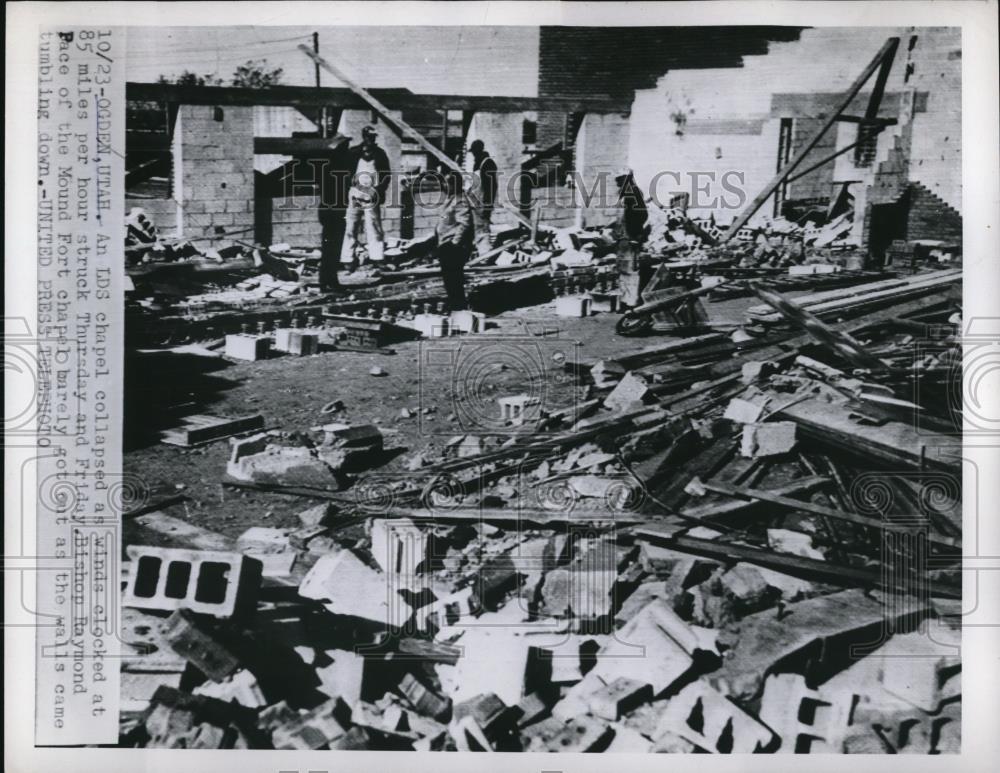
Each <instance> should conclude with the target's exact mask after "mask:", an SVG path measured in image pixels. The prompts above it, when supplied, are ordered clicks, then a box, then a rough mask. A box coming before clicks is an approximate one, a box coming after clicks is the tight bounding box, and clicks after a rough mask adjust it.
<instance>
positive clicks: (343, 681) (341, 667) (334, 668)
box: [316, 650, 365, 709]
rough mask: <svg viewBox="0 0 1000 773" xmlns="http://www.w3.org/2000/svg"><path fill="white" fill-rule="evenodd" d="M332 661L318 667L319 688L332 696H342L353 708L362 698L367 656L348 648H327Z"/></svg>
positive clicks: (327, 653)
mask: <svg viewBox="0 0 1000 773" xmlns="http://www.w3.org/2000/svg"><path fill="white" fill-rule="evenodd" d="M325 655H326V659H327V660H329V661H330V662H329V663H328V664H327V665H325V666H322V667H319V668H317V669H316V676H318V677H319V681H320V684H319V686H318V687H317V689H318V690H319V691H320V692H322V693H325V694H326V695H328V696H330V697H331V698H338V697H339V698H341V699H342V700H343V701H344V702H345V703H346V704H347V705H348V706H350V707H351V708H352V709H353V708H354V707H355V706H356V705H357V703H358V702H359V701H360V700H361V687H362V683H363V681H364V675H365V658H364V657H363V656H361V655H358V654H356V653H354V652H348V651H347V650H326V652H325Z"/></svg>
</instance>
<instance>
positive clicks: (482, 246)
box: [469, 140, 497, 255]
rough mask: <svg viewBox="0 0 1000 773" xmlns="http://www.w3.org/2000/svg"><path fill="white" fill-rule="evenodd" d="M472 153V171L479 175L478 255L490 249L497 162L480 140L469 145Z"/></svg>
mask: <svg viewBox="0 0 1000 773" xmlns="http://www.w3.org/2000/svg"><path fill="white" fill-rule="evenodd" d="M469 152H470V153H472V161H473V164H472V171H473V172H474V173H475V174H476V175H478V177H479V201H478V206H477V207H476V210H475V216H476V248H477V250H478V251H479V254H480V255H485V254H486V253H487V252H489V250H490V246H491V245H490V240H491V238H492V236H491V234H490V223H491V222H492V221H493V207H494V206H495V205H496V200H497V163H496V161H494V160H493V159H492V158H490V154H489V153H487V152H486V146H485V145H484V144H483V141H482V140H474V141H473V142H472V144H471V145H469Z"/></svg>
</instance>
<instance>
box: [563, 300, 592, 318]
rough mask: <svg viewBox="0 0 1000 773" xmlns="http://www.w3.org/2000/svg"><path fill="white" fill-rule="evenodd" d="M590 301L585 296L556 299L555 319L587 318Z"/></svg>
mask: <svg viewBox="0 0 1000 773" xmlns="http://www.w3.org/2000/svg"><path fill="white" fill-rule="evenodd" d="M590 304H591V299H590V298H589V297H587V296H586V295H564V296H562V297H560V298H556V316H557V317H574V318H576V317H589V316H590Z"/></svg>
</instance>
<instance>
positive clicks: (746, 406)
mask: <svg viewBox="0 0 1000 773" xmlns="http://www.w3.org/2000/svg"><path fill="white" fill-rule="evenodd" d="M763 412H764V406H763V405H759V404H757V403H754V402H751V401H750V400H744V399H742V398H740V397H734V398H733V399H732V400H730V401H729V405H727V406H726V412H725V413H723V414H722V418H724V419H729V420H730V421H735V422H736V423H738V424H753V423H754V422H756V421H757V420H758V419H760V416H761V414H762V413H763Z"/></svg>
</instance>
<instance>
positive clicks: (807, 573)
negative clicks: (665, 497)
mask: <svg viewBox="0 0 1000 773" xmlns="http://www.w3.org/2000/svg"><path fill="white" fill-rule="evenodd" d="M632 532H633V533H634V534H635V535H636V536H638V537H640V538H641V539H644V540H648V541H649V542H652V543H654V544H661V545H664V546H665V547H669V548H673V549H674V550H680V551H682V552H688V553H695V554H697V555H703V556H708V557H709V558H719V559H722V560H723V561H746V562H748V563H751V564H756V565H757V566H763V567H764V568H765V569H773V570H775V571H778V572H784V573H785V574H790V575H793V576H795V577H801V578H803V579H806V580H812V581H814V582H823V583H830V584H831V585H838V586H840V587H861V588H880V589H883V590H891V591H896V592H901V593H907V594H912V593H914V592H915V591H920V592H923V591H924V590H926V591H928V592H929V594H930V595H931V596H937V597H940V598H949V599H960V598H961V597H962V588H961V586H960V585H958V586H956V585H951V584H946V583H943V582H934V581H931V580H926V581H924V580H921V581H915V580H914V579H912V578H905V577H899V576H897V574H896V573H895V572H887V571H884V570H882V569H867V568H862V567H857V566H843V565H841V564H833V563H829V562H827V561H820V560H818V559H815V558H805V557H803V556H796V555H791V554H789V553H778V552H775V551H773V550H769V549H766V548H759V547H754V546H752V545H736V544H733V543H729V542H721V541H719V540H708V539H701V538H698V537H689V536H687V535H685V534H682V533H679V528H678V527H677V526H674V525H670V524H666V523H648V524H646V525H644V526H639V527H634V528H633V529H632Z"/></svg>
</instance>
